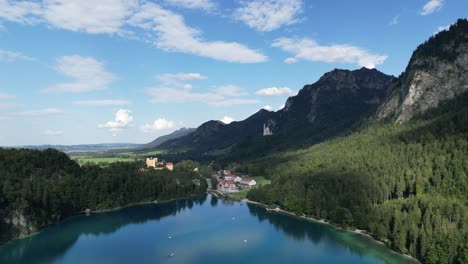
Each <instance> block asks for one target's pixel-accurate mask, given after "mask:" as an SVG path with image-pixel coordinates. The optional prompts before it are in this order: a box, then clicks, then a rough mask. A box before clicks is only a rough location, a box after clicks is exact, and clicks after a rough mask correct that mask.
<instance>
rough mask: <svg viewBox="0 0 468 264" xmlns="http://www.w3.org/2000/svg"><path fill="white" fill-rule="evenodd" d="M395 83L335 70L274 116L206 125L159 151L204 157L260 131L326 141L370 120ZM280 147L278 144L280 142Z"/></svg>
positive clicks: (363, 72)
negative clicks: (193, 150)
mask: <svg viewBox="0 0 468 264" xmlns="http://www.w3.org/2000/svg"><path fill="white" fill-rule="evenodd" d="M395 80H396V78H395V77H393V76H388V75H385V74H383V73H381V72H379V71H377V70H375V69H372V70H371V69H366V68H361V69H359V70H355V71H349V70H338V69H335V70H333V71H331V72H329V73H326V74H325V75H324V76H322V77H321V78H320V79H319V81H317V82H316V83H314V84H311V85H306V86H304V88H303V89H301V90H300V91H299V93H298V95H296V96H293V97H290V98H289V99H288V101H287V102H286V106H285V108H284V109H282V110H280V111H278V112H270V111H267V110H264V109H262V110H260V111H258V112H257V113H255V114H254V115H252V116H251V117H249V118H247V119H246V120H243V121H240V122H232V123H231V124H224V123H222V122H220V121H209V122H206V123H204V124H202V125H201V126H200V127H198V128H197V129H196V130H195V131H194V132H193V133H190V134H188V135H186V136H183V137H180V138H176V139H174V140H169V141H167V142H165V143H163V144H161V145H160V146H159V147H160V148H163V149H170V150H179V151H185V150H191V149H196V150H197V152H202V153H205V152H209V151H213V150H221V149H224V148H228V147H231V146H233V145H235V144H237V143H239V142H240V141H242V140H243V139H245V138H247V137H261V136H262V132H263V130H262V129H263V125H264V124H266V125H267V126H268V127H269V128H270V129H272V130H273V134H274V137H276V138H278V137H285V136H287V137H291V136H292V137H294V141H298V140H300V139H306V138H311V137H312V138H314V139H317V140H320V139H323V138H327V137H330V136H333V135H336V134H337V133H340V132H342V131H343V130H346V129H348V128H350V127H352V126H353V125H355V124H356V123H358V122H359V121H360V120H362V119H363V118H365V117H368V116H370V115H372V114H373V113H374V112H375V110H376V109H377V107H378V105H379V104H380V103H381V102H382V100H383V99H384V98H385V96H386V95H387V90H388V88H389V87H390V85H391V84H392V83H393V82H394V81H395ZM280 141H281V140H280Z"/></svg>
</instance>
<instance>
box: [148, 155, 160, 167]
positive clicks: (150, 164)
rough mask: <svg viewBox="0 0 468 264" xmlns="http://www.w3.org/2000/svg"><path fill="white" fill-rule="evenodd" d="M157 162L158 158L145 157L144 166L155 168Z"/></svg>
mask: <svg viewBox="0 0 468 264" xmlns="http://www.w3.org/2000/svg"><path fill="white" fill-rule="evenodd" d="M157 164H158V158H153V157H151V158H146V167H148V168H149V167H153V168H156V165H157Z"/></svg>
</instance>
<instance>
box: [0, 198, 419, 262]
mask: <svg viewBox="0 0 468 264" xmlns="http://www.w3.org/2000/svg"><path fill="white" fill-rule="evenodd" d="M207 199H210V201H209V203H205V202H206V200H207ZM169 234H171V238H170V239H169V238H168V235H169ZM244 240H246V241H247V240H248V243H247V242H244ZM194 242H195V243H194ZM171 252H177V255H176V257H174V258H171V257H168V254H170V253H171ZM262 252H263V253H262ZM109 254H110V255H112V256H109ZM80 257H83V259H80ZM220 257H222V258H224V260H223V263H240V262H243V263H264V262H269V263H277V262H278V261H280V260H281V261H292V262H294V263H308V262H310V261H315V262H317V261H319V262H320V260H322V261H323V260H327V259H334V260H335V261H343V260H345V261H346V262H348V260H349V263H411V261H408V260H407V259H405V258H402V257H401V256H399V255H397V254H394V253H392V252H391V251H389V250H388V249H387V248H385V247H384V246H382V245H379V244H376V243H375V242H373V241H371V240H370V239H368V238H366V237H363V236H360V235H356V234H352V233H349V232H343V231H340V230H336V229H334V228H332V227H330V226H327V225H324V224H319V223H315V222H311V221H308V220H305V219H300V218H297V217H293V216H290V215H287V214H282V213H271V212H267V211H266V210H265V209H264V208H263V207H261V206H258V205H253V204H245V203H239V202H234V201H232V200H226V199H219V198H216V197H215V196H211V195H209V197H208V196H207V195H204V196H199V197H196V198H190V199H180V200H175V201H171V202H167V203H160V204H144V205H138V206H132V207H127V208H124V209H121V210H116V211H111V212H106V213H102V214H95V215H91V216H89V217H86V216H76V217H72V218H70V219H67V220H65V221H63V222H61V223H59V224H57V225H55V226H52V227H50V228H48V229H46V230H44V231H43V232H41V233H39V234H37V235H35V236H32V237H28V238H25V239H21V240H16V241H13V242H11V243H9V244H7V245H4V246H1V247H0V263H62V262H64V263H69V262H72V263H86V262H87V261H88V262H89V261H95V260H96V259H97V258H100V259H101V260H100V261H99V262H107V263H115V262H116V261H117V262H120V263H128V262H132V260H133V261H136V262H137V263H187V262H190V263H218V262H219V261H218V259H219V258H220ZM317 263H318V262H317Z"/></svg>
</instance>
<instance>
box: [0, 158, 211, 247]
mask: <svg viewBox="0 0 468 264" xmlns="http://www.w3.org/2000/svg"><path fill="white" fill-rule="evenodd" d="M140 165H141V164H137V163H122V162H117V163H112V164H111V165H109V166H107V167H99V166H96V165H85V166H82V167H80V166H79V165H78V164H77V163H76V162H75V161H73V160H70V158H69V157H68V156H67V155H66V154H64V153H62V152H59V151H57V150H53V149H47V150H44V151H39V150H27V149H20V150H17V149H0V219H1V221H0V242H4V241H7V240H9V239H11V238H15V237H20V236H24V235H28V234H31V233H34V232H37V231H38V230H40V229H41V228H43V227H46V226H47V225H49V224H51V223H54V222H56V221H59V220H61V219H63V218H65V217H67V216H71V215H74V214H77V213H79V212H82V211H83V210H85V209H86V208H90V209H92V210H100V209H109V208H114V207H120V206H125V205H128V204H131V203H137V202H148V201H154V200H168V199H173V198H178V197H186V196H189V195H193V194H201V193H204V192H206V189H207V185H206V182H205V180H204V178H202V177H200V174H199V173H198V172H194V171H193V169H194V168H195V167H198V166H199V165H198V164H196V163H194V162H191V161H184V162H180V163H178V164H176V166H175V168H174V171H168V170H162V171H154V170H153V169H150V170H147V171H142V170H140V168H141V166H140ZM200 172H201V173H202V174H203V173H205V174H207V175H209V174H210V173H209V172H208V171H205V172H204V171H200ZM205 176H206V175H205ZM205 178H206V177H205Z"/></svg>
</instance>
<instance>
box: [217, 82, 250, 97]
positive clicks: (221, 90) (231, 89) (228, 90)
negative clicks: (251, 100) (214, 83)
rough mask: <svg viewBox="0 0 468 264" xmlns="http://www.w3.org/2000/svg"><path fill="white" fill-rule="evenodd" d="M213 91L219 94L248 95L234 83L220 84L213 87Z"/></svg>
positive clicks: (231, 95)
mask: <svg viewBox="0 0 468 264" xmlns="http://www.w3.org/2000/svg"><path fill="white" fill-rule="evenodd" d="M214 91H215V93H216V94H219V95H221V96H230V97H239V96H244V95H248V93H247V92H245V91H243V90H242V88H240V87H239V86H236V85H231V84H229V85H222V86H218V87H216V88H215V90H214Z"/></svg>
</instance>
